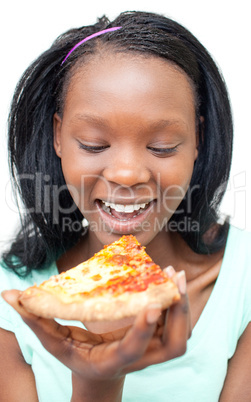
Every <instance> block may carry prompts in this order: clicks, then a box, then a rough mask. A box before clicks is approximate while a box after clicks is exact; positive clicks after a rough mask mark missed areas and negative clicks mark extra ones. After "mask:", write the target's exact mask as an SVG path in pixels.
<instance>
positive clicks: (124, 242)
mask: <svg viewBox="0 0 251 402" xmlns="http://www.w3.org/2000/svg"><path fill="white" fill-rule="evenodd" d="M167 280H168V278H167V276H166V275H165V274H164V273H163V272H162V270H161V269H160V267H159V266H158V265H156V264H155V263H154V262H153V261H152V259H151V258H150V257H149V255H148V254H147V253H146V252H145V248H144V247H141V246H140V244H139V243H138V241H137V240H136V238H135V237H134V236H132V235H129V236H122V238H121V239H120V240H118V241H116V242H114V243H112V244H111V245H110V246H105V247H104V248H103V249H102V250H101V251H99V252H98V253H96V254H95V255H94V256H93V257H92V258H90V259H89V260H87V261H85V262H83V263H81V264H79V265H78V266H77V267H75V268H72V269H70V270H68V271H66V272H63V273H61V274H59V275H55V276H52V277H51V278H50V279H49V280H48V281H45V282H44V283H42V284H41V285H40V287H41V288H43V289H44V290H46V291H49V292H51V293H56V294H57V295H58V296H60V294H61V296H62V297H63V298H64V301H65V302H67V301H69V302H70V301H71V300H72V297H74V296H79V297H87V296H88V295H90V294H92V295H93V294H94V292H95V294H96V295H97V294H101V293H102V292H103V291H105V292H106V293H107V292H108V293H112V294H113V293H116V292H118V291H119V293H123V292H124V291H141V290H145V289H146V288H147V287H148V286H149V285H150V284H151V283H156V284H157V283H162V282H165V281H167Z"/></svg>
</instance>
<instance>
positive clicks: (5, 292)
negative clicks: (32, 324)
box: [1, 290, 9, 302]
mask: <svg viewBox="0 0 251 402" xmlns="http://www.w3.org/2000/svg"><path fill="white" fill-rule="evenodd" d="M8 293H9V290H3V291H2V292H1V296H2V298H3V299H4V300H5V301H6V302H7V301H8Z"/></svg>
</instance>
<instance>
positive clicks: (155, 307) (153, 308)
mask: <svg viewBox="0 0 251 402" xmlns="http://www.w3.org/2000/svg"><path fill="white" fill-rule="evenodd" d="M160 315H161V304H158V303H156V304H151V305H150V306H148V311H147V314H146V321H147V323H148V324H154V323H156V322H157V321H158V319H159V317H160Z"/></svg>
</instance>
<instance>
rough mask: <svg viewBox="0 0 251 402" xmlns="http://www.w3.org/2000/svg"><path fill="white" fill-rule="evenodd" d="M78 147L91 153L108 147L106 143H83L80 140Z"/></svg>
mask: <svg viewBox="0 0 251 402" xmlns="http://www.w3.org/2000/svg"><path fill="white" fill-rule="evenodd" d="M79 148H80V149H84V150H85V151H87V152H91V153H99V152H102V151H104V150H105V149H107V148H109V146H108V145H85V144H83V143H82V142H79Z"/></svg>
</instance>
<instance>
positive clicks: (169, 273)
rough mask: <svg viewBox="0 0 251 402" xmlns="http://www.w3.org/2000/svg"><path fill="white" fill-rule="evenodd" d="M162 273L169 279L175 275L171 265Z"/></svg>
mask: <svg viewBox="0 0 251 402" xmlns="http://www.w3.org/2000/svg"><path fill="white" fill-rule="evenodd" d="M163 271H164V272H165V273H166V274H167V276H169V278H172V277H173V276H174V274H175V269H174V268H173V267H172V266H171V265H169V267H167V268H164V270H163Z"/></svg>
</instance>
